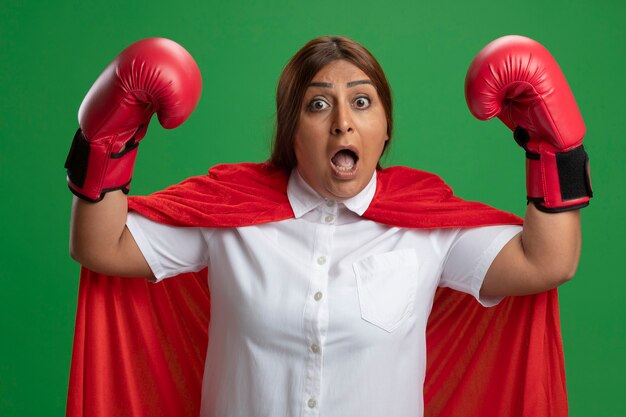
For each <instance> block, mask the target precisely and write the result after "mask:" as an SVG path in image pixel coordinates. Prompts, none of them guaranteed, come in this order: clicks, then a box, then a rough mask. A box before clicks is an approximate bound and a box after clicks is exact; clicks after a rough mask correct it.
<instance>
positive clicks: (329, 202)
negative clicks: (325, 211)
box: [326, 200, 335, 207]
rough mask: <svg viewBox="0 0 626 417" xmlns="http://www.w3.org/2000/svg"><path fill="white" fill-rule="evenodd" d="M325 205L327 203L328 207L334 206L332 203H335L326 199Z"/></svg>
mask: <svg viewBox="0 0 626 417" xmlns="http://www.w3.org/2000/svg"><path fill="white" fill-rule="evenodd" d="M326 205H327V206H328V207H332V206H334V205H335V202H334V201H333V200H327V201H326Z"/></svg>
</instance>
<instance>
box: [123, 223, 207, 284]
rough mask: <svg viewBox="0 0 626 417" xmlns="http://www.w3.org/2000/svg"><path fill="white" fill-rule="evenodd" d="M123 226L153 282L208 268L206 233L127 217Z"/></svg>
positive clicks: (195, 228) (192, 228)
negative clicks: (144, 261)
mask: <svg viewBox="0 0 626 417" xmlns="http://www.w3.org/2000/svg"><path fill="white" fill-rule="evenodd" d="M126 226H127V227H128V230H130V233H131V234H132V235H133V238H134V239H135V242H137V246H139V249H140V250H141V253H142V254H143V256H144V258H145V259H146V261H147V262H148V265H150V269H152V273H153V274H154V276H155V278H156V281H160V280H162V279H163V278H169V277H172V276H175V275H179V274H182V273H184V272H195V271H199V270H201V269H202V268H204V267H205V266H207V265H208V261H209V255H208V250H207V243H206V242H207V240H206V239H207V238H208V236H209V235H210V233H211V232H210V229H203V228H198V227H175V226H169V225H165V224H161V223H157V222H155V221H152V220H150V219H148V218H146V217H144V216H142V215H140V214H138V213H135V212H131V213H128V217H127V219H126Z"/></svg>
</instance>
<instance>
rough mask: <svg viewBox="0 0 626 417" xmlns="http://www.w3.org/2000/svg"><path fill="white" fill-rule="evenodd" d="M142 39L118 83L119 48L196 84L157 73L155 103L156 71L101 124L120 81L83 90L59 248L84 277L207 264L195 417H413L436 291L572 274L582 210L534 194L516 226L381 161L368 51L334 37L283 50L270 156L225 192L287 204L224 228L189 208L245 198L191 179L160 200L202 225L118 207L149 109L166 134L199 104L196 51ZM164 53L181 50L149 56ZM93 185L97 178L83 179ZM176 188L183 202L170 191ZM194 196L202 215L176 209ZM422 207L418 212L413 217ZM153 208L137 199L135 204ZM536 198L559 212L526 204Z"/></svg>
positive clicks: (488, 300) (376, 72) (387, 124)
mask: <svg viewBox="0 0 626 417" xmlns="http://www.w3.org/2000/svg"><path fill="white" fill-rule="evenodd" d="M142 42H143V43H142V44H141V45H139V46H135V49H134V50H132V54H131V53H130V52H126V55H124V54H125V53H123V54H122V55H121V58H119V59H118V62H117V63H115V62H114V64H115V65H116V68H117V70H116V73H118V74H119V73H122V74H124V72H125V71H127V72H128V74H129V75H128V77H130V78H132V77H135V78H137V77H138V78H141V76H138V75H137V74H132V71H133V70H132V69H129V70H125V69H124V68H125V67H124V63H125V61H130V60H131V58H128V56H130V55H132V60H135V59H136V54H137V53H139V54H144V55H145V56H146V61H152V62H153V63H154V65H156V66H159V65H160V66H165V65H173V66H176V65H178V64H172V62H175V63H180V61H181V59H185V60H187V64H186V65H182V64H181V65H180V67H181V68H183V69H180V70H179V71H178V73H177V77H178V78H177V83H178V84H179V85H181V86H182V85H184V86H188V85H195V87H194V88H189V87H178V86H177V85H176V84H174V87H172V86H171V85H172V83H171V82H170V81H171V80H167V82H166V80H163V79H161V80H159V79H157V81H158V83H160V84H162V85H166V86H168V88H170V90H171V91H169V93H167V94H166V93H162V90H161V89H159V88H156V87H154V80H153V79H150V81H151V82H149V83H148V82H145V85H146V86H145V87H143V88H144V89H145V91H147V93H146V94H144V95H141V94H139V95H137V94H136V91H137V88H135V89H134V90H133V91H132V94H133V98H134V99H136V100H137V99H138V96H139V99H138V100H139V101H140V103H139V105H137V104H136V103H134V104H135V107H133V105H130V106H128V107H124V108H122V109H121V110H120V109H119V108H116V110H115V111H117V112H118V114H120V117H110V116H109V115H110V114H111V107H114V106H115V104H114V103H117V102H119V100H117V99H112V100H110V103H111V105H110V106H108V107H107V104H106V101H107V100H106V98H103V97H110V95H111V94H109V96H106V94H105V92H108V93H110V91H111V90H113V88H112V87H111V84H114V85H115V86H116V87H117V86H118V84H115V83H118V82H119V81H117V79H113V77H109V78H106V77H107V76H106V74H107V71H105V73H104V74H103V76H101V79H99V80H98V82H97V83H96V84H95V85H94V87H93V88H92V90H91V91H90V93H89V94H88V96H87V97H86V99H85V102H83V105H82V106H81V114H80V115H79V118H80V119H81V120H80V121H81V129H79V134H77V137H76V138H75V142H74V144H73V151H72V152H71V154H70V157H69V158H68V164H67V165H68V172H69V175H68V179H69V183H70V188H71V189H72V191H73V192H74V193H75V194H76V195H77V196H79V197H82V198H75V199H74V205H73V211H72V231H71V252H72V256H73V257H74V258H75V259H76V260H77V261H79V262H80V263H81V264H83V265H84V266H86V267H88V268H90V269H92V270H95V271H98V272H101V273H106V274H110V275H118V276H143V277H147V278H150V279H153V280H158V281H159V280H162V279H164V278H167V277H172V276H176V275H178V274H181V273H185V272H190V271H198V270H201V269H203V268H205V267H208V269H209V288H210V291H211V324H210V329H209V346H208V349H207V354H206V368H205V375H204V382H203V390H202V411H201V415H203V416H214V415H215V416H217V415H220V416H222V415H226V416H244V415H245V416H256V415H258V416H265V415H267V416H280V415H285V416H287V415H289V416H292V415H323V416H334V415H336V416H348V415H350V416H351V415H354V416H357V415H358V416H368V415H371V416H380V415H393V416H419V415H422V414H423V401H422V391H421V387H422V385H423V381H424V374H425V353H426V346H425V329H426V322H427V319H428V315H429V312H430V309H431V306H432V303H433V298H434V294H435V291H436V289H437V287H442V286H443V287H451V288H454V289H456V290H459V291H463V292H466V293H468V294H471V295H473V296H474V297H475V298H476V299H478V301H479V302H480V303H482V304H483V305H486V306H490V305H494V304H497V303H498V302H499V300H501V299H502V297H504V296H507V295H522V294H531V293H537V292H542V291H546V290H548V289H552V288H555V287H556V286H558V285H560V284H562V283H563V282H565V281H567V280H569V279H570V278H571V277H572V276H573V275H574V272H575V269H576V266H577V263H578V259H579V253H580V244H581V243H580V242H581V237H580V220H579V213H578V210H577V208H578V206H573V205H571V204H569V203H568V202H565V203H563V202H562V201H561V202H557V203H556V206H555V205H554V203H552V200H548V199H547V198H545V199H543V200H542V201H538V202H537V204H530V205H529V206H528V210H527V213H526V216H525V219H524V222H525V223H524V227H523V228H521V227H520V226H519V225H516V224H514V223H518V222H517V220H516V219H515V218H514V217H513V216H509V215H506V214H503V213H501V212H496V211H495V210H492V209H490V208H486V207H484V206H480V205H474V204H471V203H462V202H460V201H458V200H457V199H453V198H451V197H441V196H440V194H439V192H440V191H441V192H443V193H444V194H445V193H446V192H447V191H446V190H447V187H446V186H445V185H443V184H442V183H440V181H439V180H438V179H437V178H436V177H434V176H431V175H430V174H426V173H419V174H418V175H417V176H415V177H411V175H413V174H414V173H413V172H409V171H408V170H406V171H405V170H400V171H393V173H394V174H393V175H392V174H390V173H389V172H390V171H387V170H381V169H380V165H379V160H380V157H381V155H382V153H383V152H384V150H385V149H386V147H387V146H388V144H389V141H390V140H391V134H392V104H391V94H390V88H389V86H388V83H387V80H386V78H385V75H384V73H383V71H382V69H381V68H380V66H379V64H378V63H377V62H376V60H375V58H374V57H373V56H372V55H371V54H370V53H369V52H368V51H367V50H366V49H365V48H363V47H362V46H361V45H359V44H357V43H356V42H354V41H352V40H350V39H347V38H343V37H321V38H317V39H314V40H312V41H310V42H309V43H307V44H306V45H305V46H304V47H303V48H302V49H301V50H300V51H298V53H297V54H296V55H295V56H294V57H293V58H292V60H291V61H290V62H289V64H288V65H287V66H286V68H285V70H284V71H283V74H282V75H281V78H280V80H279V85H278V94H277V127H276V138H275V147H274V150H273V153H272V156H271V158H270V161H269V164H262V165H259V166H252V167H249V166H244V168H243V170H242V171H241V172H240V171H237V172H238V173H237V174H236V178H243V179H242V180H241V181H240V182H241V183H242V184H244V185H243V186H242V185H241V184H236V185H234V186H232V187H233V194H232V196H234V195H236V193H239V192H240V191H241V190H243V188H241V187H247V186H248V184H249V183H254V182H257V179H259V178H260V180H258V182H263V183H264V185H262V186H260V188H259V190H260V191H259V193H260V194H263V193H265V192H267V191H268V190H278V191H281V187H284V190H282V191H284V193H283V194H284V201H281V202H280V203H279V204H278V205H277V206H276V207H274V206H271V205H267V206H264V207H263V208H259V209H258V211H261V212H265V211H267V210H265V207H270V208H271V210H270V211H272V214H270V215H269V216H267V217H264V218H263V219H262V220H245V221H241V222H239V223H240V224H235V225H233V226H230V227H225V226H228V225H230V223H228V222H227V221H226V222H221V220H220V221H218V222H217V223H213V220H210V221H205V220H204V219H205V218H206V217H208V215H207V214H206V213H202V214H197V212H198V211H199V210H197V207H202V210H204V207H205V206H204V205H203V204H204V200H215V199H217V200H219V201H217V206H218V208H217V210H218V211H219V205H220V204H222V205H223V206H222V207H226V208H223V211H225V212H226V211H230V210H234V209H237V208H236V207H239V206H240V205H241V203H242V201H243V203H244V204H250V201H248V200H247V199H251V201H252V204H257V202H256V200H254V199H253V198H252V197H239V196H237V197H236V198H235V197H232V196H231V194H230V193H229V192H228V190H229V188H226V193H225V194H224V195H219V196H218V195H216V194H215V193H214V192H213V191H210V192H202V193H199V194H200V196H199V197H198V193H197V191H198V190H199V189H202V190H204V188H201V187H202V186H198V185H197V184H195V183H194V184H195V185H192V186H188V185H183V186H182V188H177V187H174V188H172V190H174V191H169V192H168V191H167V190H166V191H165V194H163V196H164V200H162V201H166V203H165V205H172V207H174V208H172V209H171V211H172V212H174V213H175V214H174V216H176V213H177V212H178V213H179V216H180V217H181V218H186V219H187V218H188V216H192V217H193V216H197V218H195V217H194V219H193V220H191V221H188V220H182V221H181V222H178V221H166V223H168V224H166V225H164V224H160V223H159V222H155V221H153V220H150V219H149V218H147V217H144V215H142V214H138V213H135V212H133V213H128V212H127V207H128V202H127V197H126V195H125V192H123V191H126V192H127V191H128V182H129V180H130V174H131V173H132V161H131V162H128V163H126V164H124V163H120V166H123V167H122V168H121V169H118V170H117V171H116V173H115V174H113V173H112V172H111V171H112V170H111V168H109V165H110V164H108V161H110V160H113V159H115V160H116V161H115V162H114V163H119V162H118V161H120V160H124V159H125V158H128V159H129V160H131V159H132V160H134V157H135V154H136V145H137V143H138V141H139V140H140V139H141V138H142V137H143V135H144V134H145V128H146V126H147V122H148V121H149V119H150V117H151V115H152V113H153V112H154V110H157V109H159V120H161V122H162V123H163V122H164V121H165V123H163V124H164V125H166V126H167V124H168V122H167V121H168V120H170V121H171V120H174V122H171V124H173V125H176V124H179V123H182V121H183V120H184V119H185V118H186V117H187V116H188V114H189V113H190V112H191V110H192V109H193V106H194V105H195V102H196V101H197V97H198V96H199V92H198V90H199V79H198V75H197V74H195V73H194V72H193V71H189V70H188V67H189V65H190V64H189V62H193V60H191V58H190V57H188V56H186V55H185V56H184V57H182V58H181V54H182V52H180V51H179V50H178V49H176V47H175V46H172V45H166V46H165V48H164V47H163V41H162V40H148V41H147V42H146V41H142ZM516 47H517V46H516ZM162 48H164V49H166V50H168V51H171V50H172V49H175V50H176V51H175V52H173V53H171V56H170V55H168V54H170V52H162V55H161V52H159V53H158V54H156V53H155V50H159V51H161V49H162ZM137 49H139V52H137ZM127 51H128V50H127ZM155 56H158V57H159V59H160V60H161V61H159V59H155V58H154V57H155ZM163 57H165V58H163ZM497 59H500V58H499V57H495V58H493V60H494V61H495V60H497ZM156 61H158V62H156ZM120 68H122V69H121V70H120ZM103 77H105V80H104V81H102V78H103ZM122 78H123V77H122ZM144 81H145V80H144ZM136 84H137V83H134V84H133V85H136ZM151 88H152V89H153V90H150V89H151ZM114 94H118V95H120V94H122V95H124V94H126V95H130V94H131V92H130V90H128V89H127V90H124V91H123V92H121V93H119V92H117V93H114ZM146 97H148V98H146ZM172 97H175V98H176V99H174V98H172ZM142 98H143V100H142ZM468 100H469V98H468ZM95 102H97V105H96V104H94V103H95ZM103 102H105V104H103ZM180 102H182V103H183V104H182V105H181V104H179V103H180ZM146 103H149V104H150V106H149V108H148V111H147V110H146ZM172 103H174V104H172ZM557 104H558V103H557ZM181 108H182V110H181ZM103 109H104V110H103ZM105 116H106V117H105ZM572 117H575V116H572ZM103 118H104V120H105V123H104V125H107V126H106V128H103V127H102V126H103V123H102V119H103ZM516 124H517V126H521V128H523V129H524V130H523V132H524V133H527V135H529V136H530V141H528V143H530V144H532V143H533V140H535V139H536V136H537V135H535V134H534V132H533V131H532V130H529V129H528V128H527V126H528V124H524V123H523V121H521V123H520V120H519V119H518V120H516ZM96 125H97V127H96ZM121 125H123V126H121ZM129 125H134V129H129V128H128V127H129ZM517 126H516V127H517ZM109 128H110V129H109ZM107 129H108V130H107ZM111 130H112V131H116V132H118V134H116V135H111V134H110V131H111ZM105 131H106V132H105ZM103 132H105V133H103ZM119 132H123V134H121V133H119ZM528 132H530V133H528ZM522 134H523V133H520V135H522ZM111 137H113V139H111ZM581 139H582V138H581ZM103 142H104V143H105V146H104V147H105V148H106V149H107V150H106V151H104V152H103V153H102V158H101V160H104V161H107V163H96V162H94V160H95V159H96V157H94V156H93V155H94V154H96V153H97V152H96V151H94V149H96V148H98V147H99V146H101V144H102V143H103ZM524 145H525V146H527V144H524ZM569 145H571V144H568V146H569ZM85 148H89V149H90V152H87V155H89V156H88V157H87V158H91V159H89V162H88V163H87V164H86V165H87V168H80V167H77V163H76V161H77V160H81V159H82V160H84V158H85V156H84V155H85V152H82V153H81V152H79V151H77V149H78V150H80V149H85ZM527 150H528V149H527ZM566 150H567V151H569V148H568V149H566ZM107 152H108V153H107ZM113 154H115V157H112V155H113ZM112 163H113V162H112ZM112 163H111V164H112ZM94 166H98V167H99V168H93V169H92V168H91V167H94ZM237 169H238V168H237ZM119 171H123V172H124V174H121V175H120V174H117V172H119ZM78 172H80V173H81V174H82V175H78V174H77V173H78ZM93 176H97V177H98V178H99V179H98V180H97V181H93V183H95V184H99V185H98V186H95V187H92V188H88V187H86V186H85V184H89V183H90V180H89V178H90V177H93ZM112 176H113V177H115V179H114V180H111V181H108V180H107V179H108V178H111V177H112ZM85 178H86V180H85ZM267 178H270V180H267V181H266V179H267ZM276 178H278V180H277V179H276ZM281 178H282V179H284V184H283V183H281V181H282V179H281ZM407 178H415V184H411V183H408V184H406V188H407V189H410V190H412V192H413V194H411V193H410V192H409V193H408V194H407V193H405V192H404V191H403V194H398V193H397V192H392V191H388V185H389V184H394V183H396V182H397V181H406V179H407ZM77 179H82V180H83V181H82V182H81V181H78V180H77ZM250 179H251V180H250ZM107 181H108V182H107ZM201 181H204V179H203V180H201ZM228 181H231V180H230V177H229V179H228ZM228 181H226V182H228ZM411 181H412V180H411ZM218 182H219V178H218ZM234 182H239V179H236V180H234ZM266 183H267V184H269V185H267V184H266ZM103 184H104V185H103ZM281 184H283V185H281ZM255 186H256V185H255ZM185 187H187V188H185ZM229 187H230V185H229ZM238 187H239V188H238ZM115 189H116V190H115ZM188 189H193V191H194V193H195V194H194V196H190V193H188V192H187V191H184V192H183V193H182V194H181V193H180V190H188ZM211 190H214V188H211ZM220 190H221V189H220ZM244 191H245V190H244ZM429 193H430V194H434V195H436V197H428V195H429ZM181 195H182V196H183V198H182V200H181V199H180V198H179V197H180V196H181ZM529 195H530V196H533V194H529ZM172 196H174V197H172ZM425 196H426V197H425ZM187 197H189V198H188V199H187ZM257 197H258V196H255V197H254V198H257ZM196 198H197V199H199V200H202V201H201V202H200V203H198V204H199V206H196V205H195V204H196V203H195V202H191V201H187V200H193V199H196ZM233 198H235V199H236V200H237V201H235V202H233V201H231V199H233ZM261 198H262V197H261ZM429 198H430V200H429ZM420 199H424V200H427V203H428V204H430V205H429V206H428V207H426V209H425V210H423V209H424V207H423V201H420ZM85 200H87V201H85ZM387 200H393V201H394V202H396V203H405V204H406V208H404V209H399V211H398V212H399V213H400V214H402V215H403V216H408V217H409V220H408V222H409V224H408V226H405V227H401V226H404V223H403V221H398V220H394V219H393V217H394V216H395V215H396V214H397V213H393V214H382V215H379V214H378V213H380V211H381V210H380V209H379V208H380V207H381V201H387ZM431 200H432V201H431ZM587 200H588V199H587ZM213 202H214V201H212V203H213ZM560 203H563V204H561V205H559V204H560ZM150 204H151V203H145V201H144V202H141V203H137V204H135V203H132V202H131V207H133V208H134V209H135V210H138V211H139V212H143V210H144V209H145V207H147V206H150ZM159 204H161V203H158V204H156V205H157V206H158V205H159ZM258 204H268V203H267V202H265V203H258ZM466 204H468V205H466ZM546 205H551V206H550V207H548V208H549V209H554V208H556V209H557V211H558V213H556V214H555V213H545V212H543V211H541V210H539V209H538V208H537V207H539V208H540V209H541V208H543V209H545V208H546V207H545V206H546ZM181 206H184V207H187V206H188V207H190V208H189V210H187V208H181ZM142 207H143V208H144V209H142ZM385 207H387V206H385ZM385 207H383V210H382V211H387V212H388V210H387V209H385ZM428 209H431V210H430V211H429V210H428ZM202 210H200V211H202ZM211 210H213V208H211ZM420 210H423V211H420ZM166 211H167V210H166ZM252 211H254V210H252ZM438 211H444V212H445V213H446V214H445V219H444V220H441V219H438V220H435V221H432V222H430V221H429V219H423V218H422V217H424V214H427V213H435V214H433V218H435V217H436V216H437V214H436V213H437V212H438ZM460 212H464V213H460ZM168 213H169V212H168ZM246 213H248V212H246ZM479 213H480V215H479ZM167 215H168V216H169V215H170V214H167ZM254 216H257V214H256V213H255V214H254ZM385 217H387V218H388V219H385ZM417 217H420V218H419V219H418V218H417ZM475 217H481V219H482V220H475ZM153 218H154V217H153ZM157 218H159V219H161V218H160V217H158V216H157ZM413 218H415V219H413ZM198 219H200V220H198ZM255 219H256V217H255ZM457 219H461V220H457ZM375 220H376V221H375ZM235 223H237V222H235ZM172 224H179V225H184V226H192V225H193V226H197V227H177V226H172ZM214 224H215V225H216V226H215V227H211V225H214ZM470 226H471V227H470ZM478 226H482V227H478Z"/></svg>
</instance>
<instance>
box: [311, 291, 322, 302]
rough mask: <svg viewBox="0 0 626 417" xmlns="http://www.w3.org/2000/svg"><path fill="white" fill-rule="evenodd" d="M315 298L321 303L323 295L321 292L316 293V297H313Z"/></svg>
mask: <svg viewBox="0 0 626 417" xmlns="http://www.w3.org/2000/svg"><path fill="white" fill-rule="evenodd" d="M313 298H315V301H319V300H321V299H322V293H321V292H319V291H318V292H316V293H315V295H314V296H313Z"/></svg>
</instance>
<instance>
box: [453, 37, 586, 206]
mask: <svg viewBox="0 0 626 417" xmlns="http://www.w3.org/2000/svg"><path fill="white" fill-rule="evenodd" d="M465 99H466V101H467V105H468V107H469V109H470V111H471V113H472V114H473V115H474V116H475V117H477V118H478V119H481V120H487V119H491V118H492V117H494V116H498V118H499V119H500V120H502V122H504V124H506V125H507V126H508V127H509V128H510V129H511V130H513V131H514V138H515V140H516V142H517V143H518V144H519V145H520V146H522V147H523V148H524V149H525V150H526V191H527V194H528V201H529V202H533V203H535V205H536V206H537V208H539V209H540V210H542V211H546V212H560V211H566V210H575V209H579V208H582V207H585V206H587V205H588V204H589V199H590V197H591V196H592V191H591V183H590V180H589V159H588V157H587V153H586V152H585V149H584V148H583V146H582V141H583V137H584V136H585V123H584V122H583V119H582V116H581V115H580V111H579V110H578V106H577V104H576V100H574V95H573V94H572V92H571V90H570V88H569V86H568V84H567V80H566V79H565V77H564V76H563V73H562V72H561V69H560V68H559V66H558V64H557V63H556V61H555V60H554V58H553V57H552V55H550V52H548V50H547V49H545V48H544V47H543V46H542V45H541V44H539V43H537V42H535V41H534V40H532V39H529V38H526V37H523V36H504V37H502V38H499V39H496V40H495V41H493V42H491V43H489V44H488V45H487V46H485V47H484V48H483V49H482V50H481V51H480V52H479V53H478V55H477V56H476V58H474V60H473V61H472V63H471V65H470V67H469V70H468V72H467V76H466V78H465Z"/></svg>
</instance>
